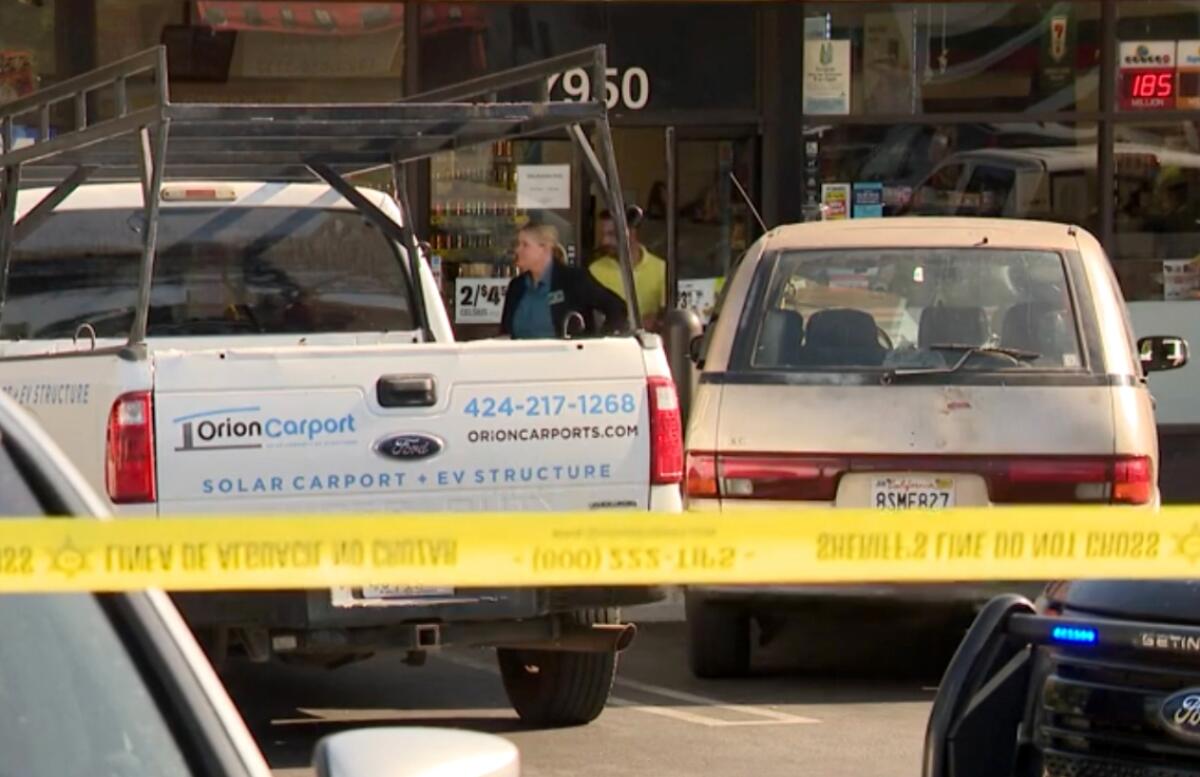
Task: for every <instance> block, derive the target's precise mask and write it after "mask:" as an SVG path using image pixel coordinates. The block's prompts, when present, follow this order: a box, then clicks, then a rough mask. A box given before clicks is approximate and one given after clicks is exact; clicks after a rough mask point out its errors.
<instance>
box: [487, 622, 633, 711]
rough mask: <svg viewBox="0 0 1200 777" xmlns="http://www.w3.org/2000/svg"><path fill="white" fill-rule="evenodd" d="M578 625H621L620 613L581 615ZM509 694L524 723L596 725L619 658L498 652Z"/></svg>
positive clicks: (513, 650) (512, 650)
mask: <svg viewBox="0 0 1200 777" xmlns="http://www.w3.org/2000/svg"><path fill="white" fill-rule="evenodd" d="M570 617H572V618H574V619H575V620H576V622H578V623H583V624H592V623H619V622H620V610H618V609H617V608H611V607H609V608H598V609H590V610H581V611H579V612H575V613H572V614H571V616H570ZM496 655H497V658H498V660H499V663H500V676H501V678H502V679H503V680H504V691H505V693H507V694H508V700H509V702H510V703H511V704H512V706H513V709H515V710H516V711H517V714H518V715H520V716H521V720H523V721H524V722H526V723H529V724H531V725H534V726H539V727H543V728H557V727H562V726H580V725H583V724H585V723H590V722H592V721H593V720H595V719H596V718H597V717H598V716H599V715H600V713H601V712H603V711H604V705H605V704H607V703H608V694H609V691H611V690H612V684H613V679H614V678H615V677H616V675H617V654H616V653H615V652H613V651H608V652H604V653H575V652H568V651H560V650H521V649H517V648H499V649H498V650H497V651H496Z"/></svg>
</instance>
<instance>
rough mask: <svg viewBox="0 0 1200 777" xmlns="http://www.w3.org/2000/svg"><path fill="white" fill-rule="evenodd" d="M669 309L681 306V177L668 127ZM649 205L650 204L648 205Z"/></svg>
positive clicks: (671, 128)
mask: <svg viewBox="0 0 1200 777" xmlns="http://www.w3.org/2000/svg"><path fill="white" fill-rule="evenodd" d="M666 142H667V293H668V294H669V295H670V296H669V297H667V309H668V310H670V309H671V308H674V307H677V306H678V305H679V256H678V250H679V242H678V236H677V235H676V234H675V231H676V229H677V228H678V226H679V222H678V219H677V216H676V214H677V213H678V211H679V208H678V206H677V204H676V202H675V199H676V198H677V197H678V196H679V176H678V168H677V163H676V159H675V152H676V147H675V127H673V126H672V127H667V132H666ZM647 204H649V203H647Z"/></svg>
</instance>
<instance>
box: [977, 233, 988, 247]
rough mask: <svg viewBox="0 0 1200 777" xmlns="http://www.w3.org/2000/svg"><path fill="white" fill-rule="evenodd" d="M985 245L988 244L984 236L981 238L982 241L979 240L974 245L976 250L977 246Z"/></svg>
mask: <svg viewBox="0 0 1200 777" xmlns="http://www.w3.org/2000/svg"><path fill="white" fill-rule="evenodd" d="M987 244H988V239H987V235H984V236H983V239H982V240H980V241H979V242H978V243H976V244H975V247H976V248H978V247H979V246H985V245H987Z"/></svg>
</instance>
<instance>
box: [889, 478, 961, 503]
mask: <svg viewBox="0 0 1200 777" xmlns="http://www.w3.org/2000/svg"><path fill="white" fill-rule="evenodd" d="M871 504H872V505H874V506H875V507H876V508H878V509H880V510H944V509H945V508H947V507H954V479H953V478H936V477H912V476H908V475H906V476H901V477H880V478H875V481H874V482H873V483H872V484H871Z"/></svg>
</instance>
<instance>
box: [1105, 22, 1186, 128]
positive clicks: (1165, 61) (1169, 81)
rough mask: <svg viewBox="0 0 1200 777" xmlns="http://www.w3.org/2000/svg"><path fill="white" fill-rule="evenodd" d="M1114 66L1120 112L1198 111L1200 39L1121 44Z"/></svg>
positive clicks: (1127, 42)
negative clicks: (1195, 109)
mask: <svg viewBox="0 0 1200 777" xmlns="http://www.w3.org/2000/svg"><path fill="white" fill-rule="evenodd" d="M1117 66H1118V71H1117V88H1118V94H1119V102H1120V106H1121V110H1125V111H1156V110H1160V111H1161V110H1171V109H1173V108H1200V40H1179V41H1124V42H1122V43H1121V51H1120V58H1119V61H1118V63H1117Z"/></svg>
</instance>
